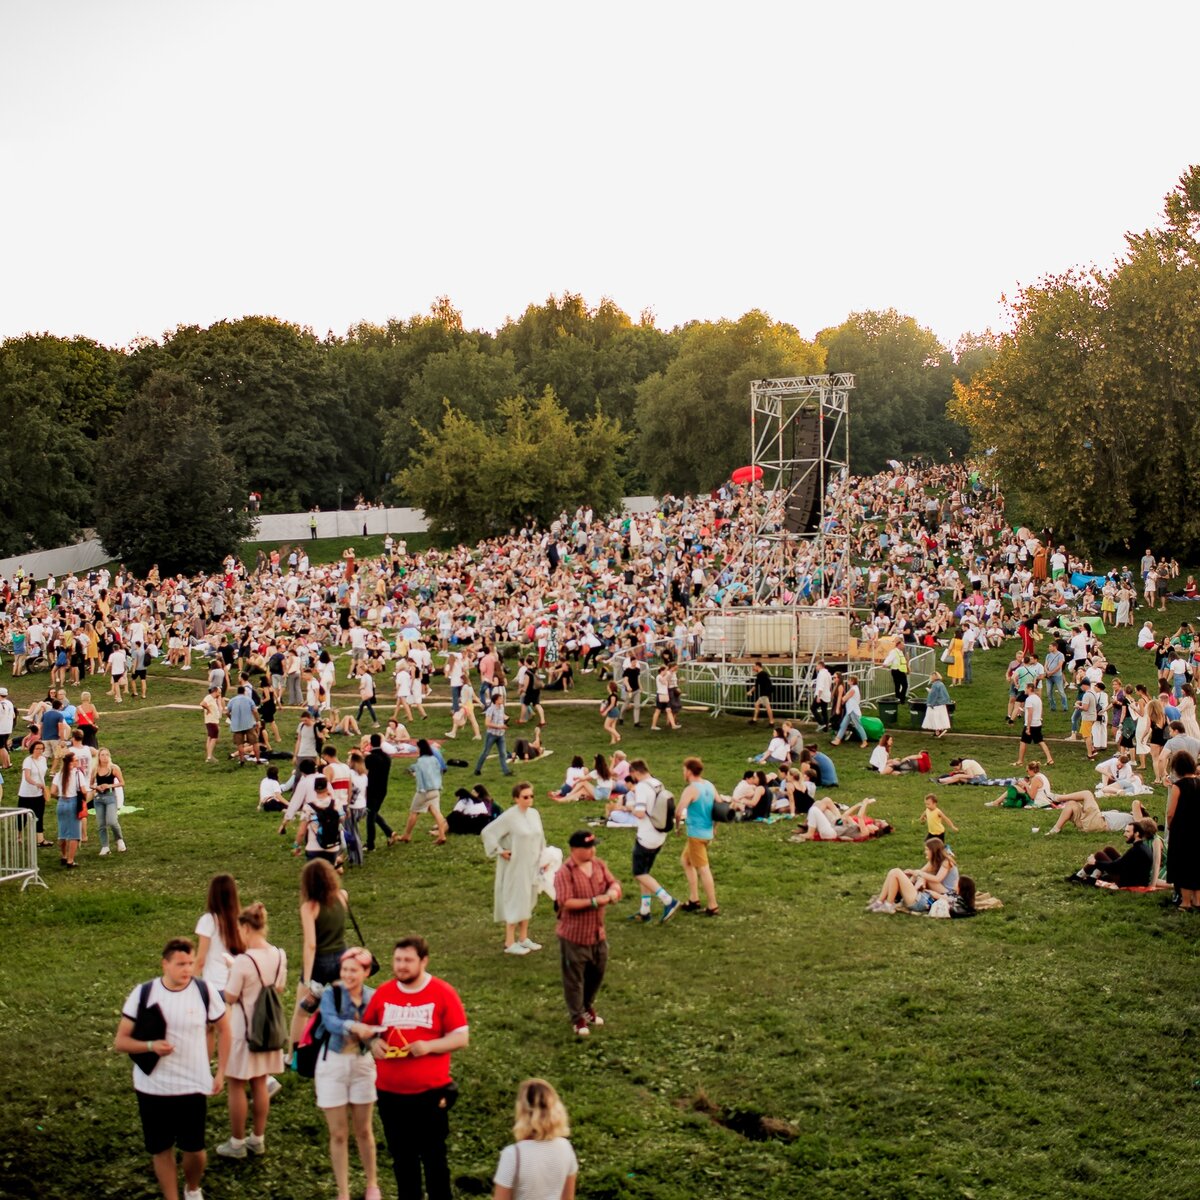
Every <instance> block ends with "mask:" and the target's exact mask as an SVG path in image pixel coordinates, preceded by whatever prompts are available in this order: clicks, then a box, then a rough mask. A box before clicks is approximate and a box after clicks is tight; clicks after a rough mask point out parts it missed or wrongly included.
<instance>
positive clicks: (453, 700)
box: [450, 684, 462, 713]
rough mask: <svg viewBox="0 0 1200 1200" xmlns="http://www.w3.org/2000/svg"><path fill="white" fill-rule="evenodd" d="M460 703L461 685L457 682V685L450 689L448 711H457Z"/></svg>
mask: <svg viewBox="0 0 1200 1200" xmlns="http://www.w3.org/2000/svg"><path fill="white" fill-rule="evenodd" d="M461 705H462V685H461V684H459V686H458V687H452V688H451V689H450V711H451V712H452V713H456V712H458V710H459V708H460V707H461Z"/></svg>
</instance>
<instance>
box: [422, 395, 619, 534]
mask: <svg viewBox="0 0 1200 1200" xmlns="http://www.w3.org/2000/svg"><path fill="white" fill-rule="evenodd" d="M419 440H420V450H419V452H418V453H417V454H416V455H415V456H414V459H413V463H412V465H411V466H410V467H408V468H407V469H406V470H404V471H403V472H402V473H401V474H400V478H399V483H400V486H401V487H402V488H403V490H404V492H405V494H406V495H407V496H408V497H409V499H410V500H411V501H412V503H413V504H415V505H417V506H419V507H420V508H421V509H423V510H424V512H425V515H426V517H427V518H428V519H429V522H430V525H431V527H432V528H433V529H434V530H435V531H438V532H447V533H451V534H454V535H455V536H457V537H462V538H472V537H479V536H484V535H488V534H495V533H499V532H503V531H505V530H507V529H509V528H511V527H512V526H514V525H520V524H523V523H524V522H525V521H526V520H529V519H531V518H532V519H536V520H539V521H541V522H543V523H545V522H548V521H550V520H552V519H553V518H554V517H555V516H556V515H557V514H558V513H559V512H561V511H562V510H563V509H574V508H576V507H578V506H579V505H580V504H591V505H592V507H593V508H594V509H595V510H596V512H597V513H608V512H611V511H613V509H615V508H616V506H617V504H618V503H619V501H620V498H621V483H620V476H619V474H618V473H617V470H616V461H617V456H618V455H619V454H620V452H621V450H622V448H623V447H624V445H625V443H626V441H627V435H626V434H625V433H623V432H622V430H621V427H620V423H619V422H617V421H613V420H611V419H610V418H608V417H606V416H604V415H603V414H601V413H600V412H598V411H597V412H595V413H594V414H593V415H592V417H591V418H589V419H588V420H587V421H586V422H583V423H576V422H573V421H571V419H570V417H569V416H568V414H567V411H566V409H565V408H564V407H563V406H562V405H561V404H559V403H558V400H557V399H556V398H555V396H554V393H553V392H552V391H550V390H549V389H547V390H546V391H544V392H543V393H542V394H541V396H539V397H538V398H537V399H534V400H527V399H525V398H524V397H522V396H513V397H509V398H507V399H504V400H502V401H500V403H499V405H498V406H497V413H496V422H495V425H494V426H492V427H489V426H488V425H485V424H484V423H483V422H482V421H478V420H472V419H471V418H470V417H468V416H467V415H466V414H465V413H462V412H460V411H459V410H458V409H456V408H453V407H452V406H451V405H450V404H449V403H448V402H447V403H446V405H445V416H444V418H443V421H442V424H441V428H440V430H438V431H434V430H432V429H422V430H420V431H419Z"/></svg>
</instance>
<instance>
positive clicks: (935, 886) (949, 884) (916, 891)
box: [867, 838, 959, 913]
mask: <svg viewBox="0 0 1200 1200" xmlns="http://www.w3.org/2000/svg"><path fill="white" fill-rule="evenodd" d="M958 882H959V880H958V867H957V865H956V864H955V862H954V856H953V855H952V854H950V852H949V851H948V850H947V849H946V843H945V842H943V841H942V840H941V838H930V839H929V840H928V841H927V842H926V843H925V862H924V864H923V865H922V866H920V867H916V868H912V869H909V870H905V869H903V868H901V867H893V868H892V869H891V870H890V871H889V872H888V873H887V877H886V878H885V879H884V881H883V887H882V888H881V889H880V892H879V895H878V896H876V897H875V899H874V900H872V901H871V903H870V904H868V905H867V911H868V912H877V913H894V912H896V911H897V907H898V906H900V907H903V908H904V909H905V910H906V911H908V912H914V913H927V912H928V911H929V910H930V909H931V908H932V907H933V902H934V900H936V899H937V898H938V897H939V896H944V895H946V894H948V893H950V892H953V891H955V890H956V889H957V885H958Z"/></svg>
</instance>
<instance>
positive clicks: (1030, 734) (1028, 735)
mask: <svg viewBox="0 0 1200 1200" xmlns="http://www.w3.org/2000/svg"><path fill="white" fill-rule="evenodd" d="M1045 740H1046V735H1045V734H1044V733H1043V732H1042V727H1041V726H1040V725H1034V726H1033V727H1032V728H1030V729H1022V730H1021V741H1023V742H1024V743H1025V745H1027V746H1040V745H1041V744H1042V742H1044V741H1045Z"/></svg>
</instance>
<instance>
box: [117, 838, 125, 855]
mask: <svg viewBox="0 0 1200 1200" xmlns="http://www.w3.org/2000/svg"><path fill="white" fill-rule="evenodd" d="M117 850H118V851H119V852H120V853H121V854H124V853H125V840H124V838H117Z"/></svg>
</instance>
